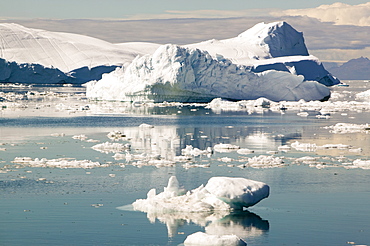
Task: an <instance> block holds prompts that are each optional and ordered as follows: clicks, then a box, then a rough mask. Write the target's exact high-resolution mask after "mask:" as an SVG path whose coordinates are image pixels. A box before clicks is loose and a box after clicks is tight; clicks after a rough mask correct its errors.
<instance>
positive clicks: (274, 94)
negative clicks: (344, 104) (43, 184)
mask: <svg viewBox="0 0 370 246" xmlns="http://www.w3.org/2000/svg"><path fill="white" fill-rule="evenodd" d="M86 94H87V96H88V97H90V98H97V99H103V100H120V101H142V100H143V101H145V100H153V101H154V102H163V101H177V102H209V101H211V100H212V99H214V98H218V97H221V98H225V99H229V100H253V99H257V98H260V97H265V98H268V99H270V100H273V101H282V100H286V101H288V100H289V101H296V100H299V99H304V100H306V101H310V100H321V99H324V98H325V97H328V96H329V95H330V90H329V88H328V87H326V86H325V85H322V84H320V83H318V82H316V81H305V79H304V76H296V75H293V74H291V73H289V72H285V71H276V70H267V71H264V72H260V73H255V72H253V71H251V68H250V67H248V66H244V65H236V64H233V63H232V62H231V61H229V60H227V59H224V58H222V59H215V58H213V57H212V56H211V55H209V54H208V52H206V51H201V50H199V49H191V48H184V47H180V46H177V45H163V46H161V47H160V48H158V49H157V50H156V52H155V53H154V54H153V55H145V56H143V57H138V58H136V59H135V60H134V61H133V62H132V63H131V64H130V65H129V66H128V67H127V68H121V69H117V70H116V71H114V72H112V73H110V74H105V75H103V78H102V79H101V80H100V81H93V82H90V83H88V84H87V92H86Z"/></svg>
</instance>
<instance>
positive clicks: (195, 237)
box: [184, 232, 247, 246]
mask: <svg viewBox="0 0 370 246" xmlns="http://www.w3.org/2000/svg"><path fill="white" fill-rule="evenodd" d="M184 245H185V246H187V245H188V246H192V245H193V246H195V245H210V246H211V245H220V246H221V245H228V246H244V245H245V246H246V245H247V243H246V242H245V241H244V240H243V239H241V238H239V237H238V236H236V235H221V236H220V235H210V234H207V233H204V232H196V233H194V234H191V235H189V236H187V238H186V240H185V242H184Z"/></svg>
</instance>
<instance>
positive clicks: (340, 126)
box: [325, 123, 370, 134]
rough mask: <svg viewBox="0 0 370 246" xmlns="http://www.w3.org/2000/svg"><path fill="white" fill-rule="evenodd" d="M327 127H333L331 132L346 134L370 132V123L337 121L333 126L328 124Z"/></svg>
mask: <svg viewBox="0 0 370 246" xmlns="http://www.w3.org/2000/svg"><path fill="white" fill-rule="evenodd" d="M325 128H326V129H331V130H330V132H331V133H336V134H345V133H370V125H369V124H350V123H337V124H335V125H333V126H327V127H325Z"/></svg>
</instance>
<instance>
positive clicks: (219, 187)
mask: <svg viewBox="0 0 370 246" xmlns="http://www.w3.org/2000/svg"><path fill="white" fill-rule="evenodd" d="M204 188H205V189H206V190H207V191H208V192H210V193H211V194H212V195H214V196H216V197H217V198H218V199H220V200H222V201H223V202H225V203H227V204H229V205H230V207H231V208H233V209H242V208H243V207H250V206H253V205H255V204H257V203H258V202H259V201H261V200H262V199H264V198H267V197H268V196H269V193H270V187H269V186H268V185H266V184H265V183H262V182H259V181H254V180H250V179H245V178H229V177H212V178H210V179H209V180H208V183H207V185H206V186H205V187H204Z"/></svg>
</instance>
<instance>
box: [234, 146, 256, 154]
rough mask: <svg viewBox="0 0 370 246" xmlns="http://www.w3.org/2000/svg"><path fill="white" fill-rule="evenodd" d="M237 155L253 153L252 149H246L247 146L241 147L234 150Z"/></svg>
mask: <svg viewBox="0 0 370 246" xmlns="http://www.w3.org/2000/svg"><path fill="white" fill-rule="evenodd" d="M236 152H237V153H238V154H239V155H248V154H252V153H254V151H253V150H250V149H247V148H243V149H238V150H237V151H236Z"/></svg>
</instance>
